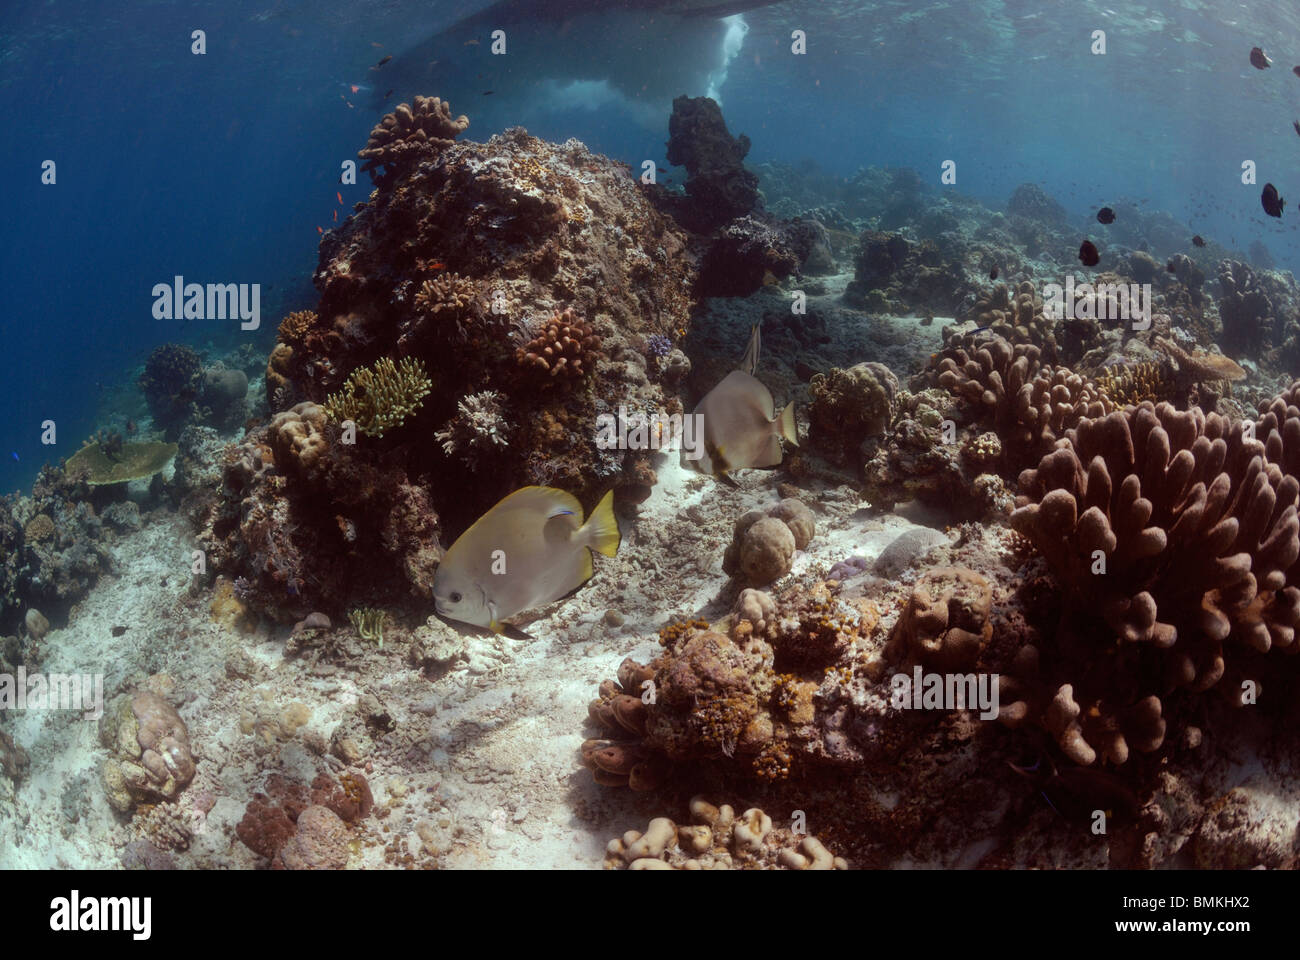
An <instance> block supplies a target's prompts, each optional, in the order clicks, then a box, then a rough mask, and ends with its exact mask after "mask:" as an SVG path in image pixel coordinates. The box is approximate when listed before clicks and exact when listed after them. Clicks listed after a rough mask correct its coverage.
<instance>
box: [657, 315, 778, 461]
mask: <svg viewBox="0 0 1300 960" xmlns="http://www.w3.org/2000/svg"><path fill="white" fill-rule="evenodd" d="M758 348H759V334H758V327H757V326H755V327H754V329H753V330H752V331H751V332H750V335H749V348H748V349H747V350H746V351H745V356H744V359H743V360H741V361H740V367H739V368H738V369H736V370H732V371H731V373H729V374H727V375H726V377H724V378H723V380H722V382H721V383H719V384H718V385H717V386H716V387H714V388H713V389H712V390H710V391H709V392H708V393H707V394H705V395H704V399H703V400H701V401H700V402H699V404H698V405H697V406H696V407H695V413H694V416H699V417H703V420H704V450H703V455H702V456H698V457H696V459H691V457H690V456H688V455H687V454H688V453H699V452H700V451H698V450H696V451H688V450H686V449H685V448H683V450H682V464H683V466H688V467H691V468H692V469H694V470H698V471H700V472H701V473H710V474H715V475H723V476H725V475H726V473H727V471H729V470H740V469H744V468H747V467H775V466H777V465H779V464H780V463H781V438H782V437H784V438H785V439H786V440H789V441H790V442H791V443H793V444H794V445H795V446H798V445H799V431H798V428H797V427H796V426H795V421H794V404H793V403H791V404H788V405H787V406H786V408H785V409H784V410H782V411H781V413H780V414H777V412H776V404H775V403H774V402H773V401H772V394H771V392H770V391H769V390H768V389H767V387H765V386H763V384H761V383H760V382H759V381H758V380H757V379H756V378H755V377H754V370H755V369H757V367H758Z"/></svg>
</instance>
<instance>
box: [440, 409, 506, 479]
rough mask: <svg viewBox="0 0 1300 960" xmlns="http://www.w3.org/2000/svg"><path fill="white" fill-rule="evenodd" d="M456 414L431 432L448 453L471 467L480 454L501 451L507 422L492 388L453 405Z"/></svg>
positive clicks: (503, 446)
mask: <svg viewBox="0 0 1300 960" xmlns="http://www.w3.org/2000/svg"><path fill="white" fill-rule="evenodd" d="M456 406H457V408H458V409H459V411H460V412H459V413H457V414H456V416H454V417H452V418H451V419H450V420H448V421H447V425H446V426H445V427H443V428H442V429H441V430H438V431H436V432H435V433H434V437H436V438H437V439H438V440H439V441H440V442H441V443H442V449H443V450H444V451H445V452H446V453H447V455H448V456H459V457H460V458H461V459H462V460H464V461H465V462H466V463H467V464H469V465H470V466H473V465H474V464H475V463H476V462H477V461H478V458H479V457H480V456H482V455H483V454H486V453H492V452H495V451H500V450H504V449H505V448H506V447H507V446H509V445H510V442H509V440H508V439H507V438H506V435H507V434H508V433H509V431H510V424H509V423H507V422H506V419H505V415H504V414H503V413H502V409H501V395H500V394H498V393H497V392H496V391H495V390H485V391H483V392H482V393H471V394H469V395H468V396H467V397H465V398H463V399H462V400H461V401H460V402H459V403H458V404H457V405H456Z"/></svg>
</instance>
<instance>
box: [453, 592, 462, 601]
mask: <svg viewBox="0 0 1300 960" xmlns="http://www.w3.org/2000/svg"><path fill="white" fill-rule="evenodd" d="M462 599H464V598H463V597H461V595H460V594H459V593H453V594H452V595H451V602H452V603H460V601H461V600H462Z"/></svg>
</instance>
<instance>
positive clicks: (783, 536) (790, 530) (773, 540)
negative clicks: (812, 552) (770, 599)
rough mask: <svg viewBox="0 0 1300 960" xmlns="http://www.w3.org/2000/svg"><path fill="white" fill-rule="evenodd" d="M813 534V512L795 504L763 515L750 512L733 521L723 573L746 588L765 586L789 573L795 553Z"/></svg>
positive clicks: (784, 504)
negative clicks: (734, 523) (734, 522)
mask: <svg viewBox="0 0 1300 960" xmlns="http://www.w3.org/2000/svg"><path fill="white" fill-rule="evenodd" d="M816 531H817V524H816V521H815V520H814V519H813V515H812V511H811V510H809V509H808V508H807V507H806V506H804V504H802V503H801V502H799V501H798V500H794V499H789V498H787V499H785V500H782V501H781V502H780V503H779V504H777V505H776V506H775V507H773V508H772V509H771V510H769V511H768V512H767V514H766V515H764V514H763V513H761V512H759V511H757V510H750V511H749V512H747V513H745V514H744V515H743V516H741V517H740V519H738V520H737V521H736V525H735V528H734V530H733V532H732V537H731V544H730V545H729V546H728V547H727V550H726V553H725V554H724V555H723V558H722V570H723V572H724V573H726V574H728V575H730V576H732V577H735V578H736V579H737V580H739V581H740V582H741V583H743V584H744V585H746V586H749V587H764V586H767V585H768V584H769V583H772V582H773V581H774V580H779V579H780V578H781V577H783V576H785V575H786V574H787V573H789V572H790V564H791V560H792V558H793V557H794V552H795V551H796V550H804V549H806V548H807V546H808V544H809V542H810V541H811V540H812V538H813V536H814V535H815V534H816Z"/></svg>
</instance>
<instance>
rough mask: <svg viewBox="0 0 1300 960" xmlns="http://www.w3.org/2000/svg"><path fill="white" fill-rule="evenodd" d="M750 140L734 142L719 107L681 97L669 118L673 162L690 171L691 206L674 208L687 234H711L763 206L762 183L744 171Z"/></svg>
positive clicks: (670, 159) (742, 138)
mask: <svg viewBox="0 0 1300 960" xmlns="http://www.w3.org/2000/svg"><path fill="white" fill-rule="evenodd" d="M747 153H749V137H747V136H745V135H744V134H743V133H742V134H741V135H740V136H739V137H733V136H732V135H731V134H730V132H728V130H727V124H726V121H725V120H723V119H722V110H721V109H720V108H719V107H718V104H717V101H715V100H713V99H711V98H709V97H678V98H677V99H676V100H674V101H673V112H672V115H671V116H670V117H669V118H668V162H669V163H671V164H673V165H674V166H682V167H685V168H686V196H687V197H688V198H689V203H687V204H681V205H679V206H676V207H674V210H673V214H674V216H675V217H676V218H677V219H678V220H679V221H680V222H681V223H683V224H684V225H685V226H686V227H687V228H688V229H690V230H693V231H696V232H698V233H707V232H709V231H710V230H714V229H717V228H718V227H721V226H722V225H723V224H725V223H727V222H729V221H731V220H734V219H735V218H737V217H743V216H745V214H747V213H749V212H750V211H752V210H754V209H755V208H756V207H758V205H759V193H758V177H757V176H755V175H754V174H752V173H750V172H749V171H748V170H746V169H745V164H744V160H745V154H747Z"/></svg>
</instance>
